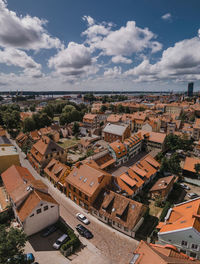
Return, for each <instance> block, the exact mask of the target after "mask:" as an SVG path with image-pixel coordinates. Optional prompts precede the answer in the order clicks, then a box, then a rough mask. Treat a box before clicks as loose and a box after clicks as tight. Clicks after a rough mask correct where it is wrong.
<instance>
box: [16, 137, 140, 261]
mask: <svg viewBox="0 0 200 264" xmlns="http://www.w3.org/2000/svg"><path fill="white" fill-rule="evenodd" d="M12 142H13V144H15V142H14V141H12ZM15 145H16V144H15ZM16 147H17V150H18V152H19V156H20V162H21V165H22V166H24V167H26V168H28V169H29V171H30V172H31V173H32V175H33V176H34V177H35V178H36V179H40V180H42V181H43V182H44V183H45V184H46V185H47V186H48V187H49V193H50V194H51V195H52V196H53V197H54V199H55V200H56V201H57V202H58V203H59V204H60V215H61V217H62V218H63V219H64V220H65V221H66V223H68V224H69V225H70V226H71V227H72V228H73V229H75V226H76V225H77V224H78V223H80V222H79V221H78V220H77V219H76V217H75V214H76V213H77V212H82V213H84V214H86V212H85V211H84V210H83V209H82V208H81V207H79V206H78V205H77V204H76V203H74V202H73V201H71V200H70V199H69V198H67V197H66V196H65V195H64V194H62V193H61V192H60V191H59V190H58V189H56V188H54V186H53V185H52V184H51V183H50V182H49V181H48V180H47V179H46V178H43V177H41V176H40V175H39V174H38V173H37V172H36V171H35V170H34V169H33V167H32V166H31V165H30V163H29V162H28V161H27V160H26V159H24V153H22V152H21V150H20V149H19V148H18V146H16ZM87 217H88V219H89V220H90V222H91V223H90V224H89V226H88V229H89V230H91V231H92V233H93V234H94V238H92V239H91V240H90V241H89V240H87V239H85V238H82V237H80V240H81V242H82V243H83V244H84V245H86V246H87V248H85V249H83V250H81V252H79V253H78V254H77V256H75V259H76V262H75V263H80V264H85V263H92V261H93V259H96V261H99V263H102V264H124V263H128V261H130V259H131V256H132V253H133V251H134V249H135V248H136V246H137V245H138V241H137V240H135V239H133V238H130V237H128V236H126V235H124V234H122V233H120V232H118V231H117V230H115V229H113V228H111V227H109V226H108V225H106V224H104V223H102V222H101V221H99V220H98V219H96V218H95V217H93V216H92V215H90V214H87ZM87 250H89V252H90V254H88V258H87V262H82V261H81V259H82V254H83V255H84V254H85V252H86V251H87ZM29 251H30V249H29ZM30 252H32V251H30ZM36 253H37V254H39V255H40V258H41V259H42V260H41V261H40V262H39V263H40V264H46V263H47V262H45V257H46V256H47V257H48V253H49V254H52V255H53V256H55V255H58V256H60V253H59V252H57V251H55V252H54V251H47V252H46V251H45V252H44V251H37V252H36ZM86 255H87V254H86ZM43 256H45V257H43ZM89 256H90V258H91V259H89ZM61 257H62V255H61ZM62 258H63V257H62ZM75 259H74V260H73V261H75ZM54 260H55V259H54ZM96 261H95V262H93V263H95V264H96ZM100 261H101V262H100ZM62 263H63V262H58V261H57V262H54V264H62ZM65 263H68V262H65ZM72 263H73V262H72ZM93 263H92V264H93ZM48 264H51V263H48Z"/></svg>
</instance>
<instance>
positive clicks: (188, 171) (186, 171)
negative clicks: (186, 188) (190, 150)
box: [183, 157, 200, 177]
mask: <svg viewBox="0 0 200 264" xmlns="http://www.w3.org/2000/svg"><path fill="white" fill-rule="evenodd" d="M196 164H200V159H198V158H192V157H186V159H185V163H184V167H183V175H185V176H191V177H194V176H196V170H195V165H196Z"/></svg>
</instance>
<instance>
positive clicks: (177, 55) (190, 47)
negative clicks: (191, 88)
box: [124, 37, 200, 81]
mask: <svg viewBox="0 0 200 264" xmlns="http://www.w3.org/2000/svg"><path fill="white" fill-rule="evenodd" d="M124 75H125V76H135V77H137V78H139V80H141V81H143V80H144V79H145V78H147V77H148V80H150V79H152V80H155V79H157V80H159V79H163V80H167V79H172V80H191V79H192V78H193V80H199V79H200V39H199V38H198V37H194V38H192V39H186V40H183V41H180V42H177V43H176V44H175V45H174V46H173V47H170V48H168V49H166V50H164V51H163V54H162V57H161V59H160V60H159V61H158V62H157V63H155V64H151V63H150V62H149V60H147V59H145V60H144V61H143V62H142V63H141V64H140V65H138V66H137V67H135V68H133V69H130V70H128V71H126V72H125V73H124ZM141 76H143V77H141Z"/></svg>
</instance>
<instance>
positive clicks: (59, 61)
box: [48, 42, 92, 76]
mask: <svg viewBox="0 0 200 264" xmlns="http://www.w3.org/2000/svg"><path fill="white" fill-rule="evenodd" d="M91 64H92V58H91V54H90V50H89V48H87V47H86V46H85V45H83V44H77V43H74V42H70V43H69V45H68V47H67V48H66V49H64V50H61V51H60V52H58V54H56V55H55V56H54V57H51V58H50V59H49V62H48V66H49V67H50V68H54V69H55V70H56V72H58V73H61V74H63V75H66V76H70V75H72V76H75V75H77V76H79V75H81V74H83V73H84V72H86V71H87V70H88V66H91Z"/></svg>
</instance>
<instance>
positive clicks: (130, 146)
mask: <svg viewBox="0 0 200 264" xmlns="http://www.w3.org/2000/svg"><path fill="white" fill-rule="evenodd" d="M124 145H125V147H126V149H127V153H128V158H132V157H134V156H135V155H137V154H138V153H139V152H140V151H141V148H142V138H141V137H140V135H139V134H134V135H133V136H131V137H129V138H126V139H125V140H124Z"/></svg>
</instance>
